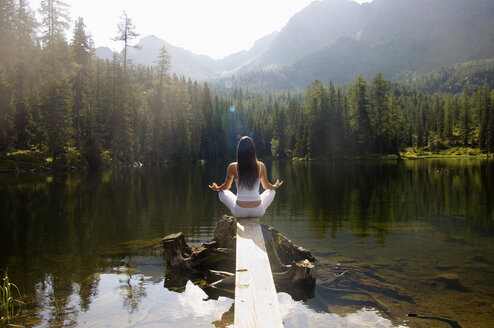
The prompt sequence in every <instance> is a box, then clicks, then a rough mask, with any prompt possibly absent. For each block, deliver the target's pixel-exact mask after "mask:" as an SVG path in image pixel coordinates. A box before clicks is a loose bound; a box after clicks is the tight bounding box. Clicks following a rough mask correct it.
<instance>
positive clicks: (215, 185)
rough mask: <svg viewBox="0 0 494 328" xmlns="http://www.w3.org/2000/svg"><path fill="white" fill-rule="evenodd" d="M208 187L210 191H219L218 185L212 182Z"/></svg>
mask: <svg viewBox="0 0 494 328" xmlns="http://www.w3.org/2000/svg"><path fill="white" fill-rule="evenodd" d="M208 187H209V188H211V189H213V190H214V191H220V187H218V185H217V184H216V182H213V183H212V184H211V185H209V186H208Z"/></svg>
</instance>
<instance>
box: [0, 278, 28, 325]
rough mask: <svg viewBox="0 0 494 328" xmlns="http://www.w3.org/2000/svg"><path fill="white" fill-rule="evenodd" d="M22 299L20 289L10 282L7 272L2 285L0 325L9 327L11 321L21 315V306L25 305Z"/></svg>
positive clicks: (0, 293)
mask: <svg viewBox="0 0 494 328" xmlns="http://www.w3.org/2000/svg"><path fill="white" fill-rule="evenodd" d="M16 291H17V295H16V293H15V292H16ZM17 297H18V298H17ZM20 298H21V293H20V291H19V288H17V286H16V285H14V284H13V283H11V282H10V280H9V276H8V273H7V271H5V273H4V276H3V277H2V279H1V283H0V323H1V324H2V325H7V326H9V324H10V321H11V320H12V319H13V318H15V316H17V314H18V313H20V309H19V306H20V305H22V304H23V302H21V301H20Z"/></svg>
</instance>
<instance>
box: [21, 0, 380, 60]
mask: <svg viewBox="0 0 494 328" xmlns="http://www.w3.org/2000/svg"><path fill="white" fill-rule="evenodd" d="M313 1H314V0H137V1H136V0H64V2H65V3H67V4H68V5H69V6H70V7H69V11H70V15H71V17H72V26H71V30H70V31H68V32H69V33H68V38H69V40H70V38H71V35H72V27H73V21H75V20H76V19H77V18H78V17H82V18H83V19H84V23H85V25H86V30H87V32H89V33H90V34H91V36H92V38H93V40H94V45H95V46H96V47H100V46H107V47H109V48H111V49H112V50H115V51H119V50H120V49H121V48H122V44H121V42H120V43H119V42H115V41H112V38H113V37H115V36H116V35H117V25H118V23H119V21H120V20H121V19H120V18H121V16H122V13H123V11H124V10H125V11H126V12H127V15H128V17H130V18H131V19H132V22H133V24H134V26H135V27H136V31H137V33H139V34H140V36H139V37H138V38H136V39H135V41H134V42H135V43H137V42H138V39H139V38H141V37H144V36H148V35H155V36H156V37H158V38H160V39H162V40H165V41H166V42H168V43H170V44H172V45H174V46H178V47H182V48H185V49H187V50H190V51H192V52H193V53H195V54H204V55H208V56H210V57H212V58H215V59H220V58H223V57H225V56H228V55H230V54H233V53H235V52H238V51H241V50H248V49H250V48H251V47H252V45H253V44H254V42H255V41H257V40H258V39H260V38H262V37H263V36H266V35H268V34H270V33H272V32H274V31H279V30H281V28H282V27H283V26H285V25H286V23H288V20H289V19H290V18H291V17H292V16H293V15H294V14H296V13H297V12H299V11H301V10H302V9H303V8H305V7H306V6H307V5H309V4H310V3H311V2H313ZM349 1H350V0H349ZM353 1H356V2H358V3H363V2H370V1H372V0H353ZM40 2H41V0H30V5H31V9H33V10H36V11H37V10H38V9H39V7H40ZM38 17H39V16H38ZM38 19H39V18H38ZM131 44H132V42H131Z"/></svg>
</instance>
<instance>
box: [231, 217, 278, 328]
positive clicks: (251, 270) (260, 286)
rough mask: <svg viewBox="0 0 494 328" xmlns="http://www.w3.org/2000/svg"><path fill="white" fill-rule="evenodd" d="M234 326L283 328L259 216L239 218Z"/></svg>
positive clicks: (237, 327) (238, 327)
mask: <svg viewBox="0 0 494 328" xmlns="http://www.w3.org/2000/svg"><path fill="white" fill-rule="evenodd" d="M234 323H235V327H236V328H240V327H249V328H251V327H273V328H274V327H283V322H282V320H281V314H280V308H279V304H278V297H277V295H276V289H275V287H274V282H273V275H272V273H271V267H270V265H269V259H268V254H267V252H266V246H265V244H264V237H263V235H262V231H261V226H260V225H259V219H257V218H254V219H238V222H237V256H236V274H235V319H234Z"/></svg>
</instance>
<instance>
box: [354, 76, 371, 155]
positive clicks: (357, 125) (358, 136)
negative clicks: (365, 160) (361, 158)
mask: <svg viewBox="0 0 494 328" xmlns="http://www.w3.org/2000/svg"><path fill="white" fill-rule="evenodd" d="M349 105H350V128H351V130H352V133H353V135H354V138H355V142H356V150H357V151H358V152H359V153H361V154H362V153H369V151H370V140H371V139H370V137H371V125H370V119H369V95H368V86H367V82H366V81H365V80H364V78H363V77H362V75H359V76H358V77H357V78H356V79H355V80H354V81H353V83H352V85H351V86H350V93H349Z"/></svg>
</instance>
